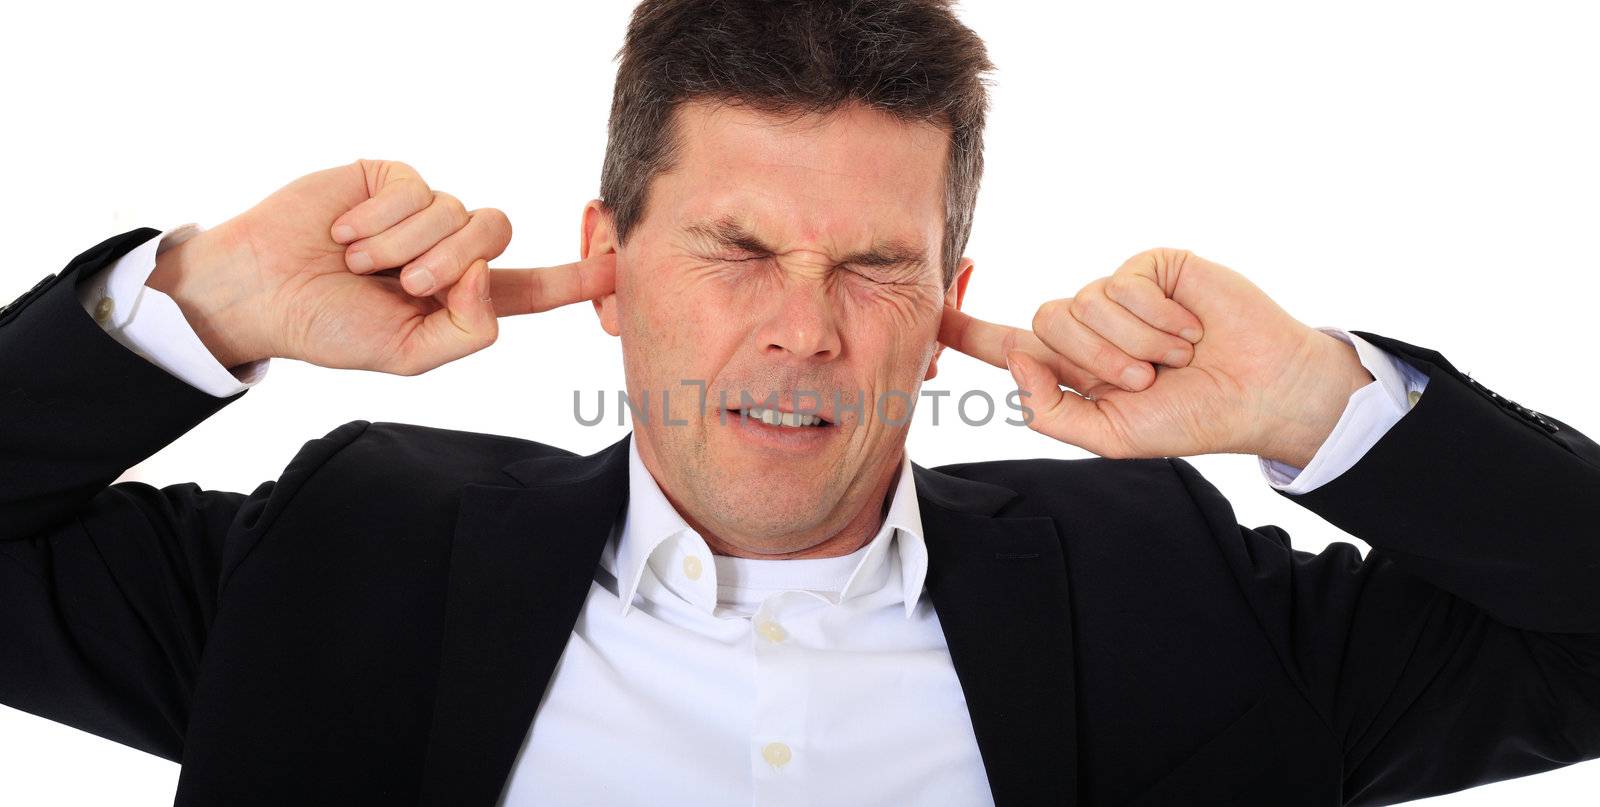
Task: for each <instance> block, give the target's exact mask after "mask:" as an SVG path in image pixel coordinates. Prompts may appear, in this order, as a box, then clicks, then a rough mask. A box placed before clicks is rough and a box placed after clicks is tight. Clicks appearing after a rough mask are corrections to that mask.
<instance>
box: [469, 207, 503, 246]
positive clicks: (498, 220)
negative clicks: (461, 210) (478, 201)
mask: <svg viewBox="0 0 1600 807" xmlns="http://www.w3.org/2000/svg"><path fill="white" fill-rule="evenodd" d="M472 218H473V220H474V221H481V222H483V227H484V229H486V230H488V231H489V233H490V235H492V236H494V238H495V240H497V241H499V242H502V243H508V242H510V241H511V219H510V218H508V217H507V216H506V214H505V213H504V212H502V211H501V210H499V209H498V208H493V207H481V208H478V209H477V210H474V211H472Z"/></svg>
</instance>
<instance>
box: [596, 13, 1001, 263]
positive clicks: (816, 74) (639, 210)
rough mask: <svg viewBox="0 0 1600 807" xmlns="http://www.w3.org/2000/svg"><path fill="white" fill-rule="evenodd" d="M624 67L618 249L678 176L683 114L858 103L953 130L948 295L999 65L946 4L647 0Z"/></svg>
mask: <svg viewBox="0 0 1600 807" xmlns="http://www.w3.org/2000/svg"><path fill="white" fill-rule="evenodd" d="M618 58H619V61H620V64H619V66H618V68H617V84H616V89H615V90H614V92H613V94H612V98H611V119H610V123H609V138H608V140H607V142H606V156H605V166H604V168H603V169H602V171H601V176H600V198H601V200H602V202H603V203H604V204H605V205H606V207H607V208H608V209H609V210H610V212H611V214H612V216H613V219H614V221H615V226H616V231H617V239H618V240H619V241H621V242H625V241H626V240H627V237H628V233H629V231H630V230H631V229H632V228H633V227H634V225H636V224H637V223H638V222H639V221H640V219H642V218H643V217H644V205H645V199H646V197H647V195H648V192H649V187H650V180H651V179H652V178H653V177H654V176H655V175H656V174H658V173H660V172H662V171H666V170H669V169H670V168H671V167H672V166H673V162H674V158H675V150H676V137H677V132H676V131H675V127H674V125H673V122H674V116H673V112H674V110H675V109H676V108H677V106H678V104H680V103H682V102H684V101H690V100H711V101H717V102H725V103H733V104H744V105H749V106H751V107H753V108H755V109H758V110H760V111H763V112H768V113H772V114H787V113H798V114H804V113H808V112H816V113H827V112H831V111H834V110H837V109H839V108H840V107H842V106H845V105H846V104H851V103H858V104H861V105H863V106H866V107H868V108H871V109H875V110H879V111H882V112H885V113H888V114H890V115H893V116H894V117H896V118H898V119H900V120H903V121H907V122H917V123H930V124H934V125H937V126H940V127H941V128H943V129H945V130H947V131H948V132H949V134H950V149H949V160H948V163H947V164H946V166H945V186H946V187H945V221H944V239H943V243H942V245H941V249H942V253H943V254H942V256H941V267H942V269H943V277H944V282H945V285H946V286H948V285H949V283H950V281H951V279H952V278H953V276H954V274H955V269H956V266H957V264H958V263H959V261H960V260H961V254H962V252H963V251H964V250H965V249H966V246H967V238H968V236H969V235H970V234H971V232H972V211H973V207H974V206H975V205H976V203H977V197H978V182H979V179H980V178H981V177H982V175H983V122H984V113H985V112H986V111H987V108H988V92H987V90H986V86H985V85H986V82H985V79H984V77H983V74H984V73H986V72H987V71H989V70H991V69H993V66H992V65H991V64H990V63H989V58H988V55H987V53H986V51H985V49H984V46H983V40H981V39H979V38H978V36H977V34H975V33H973V32H972V30H971V29H969V28H967V27H966V26H965V25H963V24H962V23H961V21H960V20H958V19H956V17H955V14H954V13H953V12H952V11H951V1H950V0H644V2H642V3H640V4H639V6H638V7H637V8H636V9H634V12H633V21H632V22H631V23H629V25H628V35H627V39H626V41H625V43H624V44H623V46H622V50H621V51H620V53H619V54H618Z"/></svg>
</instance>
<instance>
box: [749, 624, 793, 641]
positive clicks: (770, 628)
mask: <svg viewBox="0 0 1600 807" xmlns="http://www.w3.org/2000/svg"><path fill="white" fill-rule="evenodd" d="M756 633H759V634H761V638H763V639H766V640H767V641H769V642H772V643H773V644H777V643H778V642H781V641H783V640H784V639H787V638H789V633H788V632H787V631H785V630H784V629H783V626H782V625H779V624H778V623H776V622H772V621H770V620H765V619H763V620H761V621H760V622H757V623H756Z"/></svg>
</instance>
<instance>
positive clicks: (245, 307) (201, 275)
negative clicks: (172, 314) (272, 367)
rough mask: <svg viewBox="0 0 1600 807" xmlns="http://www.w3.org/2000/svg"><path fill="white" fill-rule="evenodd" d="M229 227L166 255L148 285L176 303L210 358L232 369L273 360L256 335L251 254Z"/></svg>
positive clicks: (158, 258) (202, 235)
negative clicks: (252, 302)
mask: <svg viewBox="0 0 1600 807" xmlns="http://www.w3.org/2000/svg"><path fill="white" fill-rule="evenodd" d="M225 228H226V225H223V226H222V227H218V228H214V229H210V230H206V231H204V232H202V233H200V234H199V235H196V236H195V237H193V238H190V239H188V240H187V241H184V242H183V243H181V244H177V245H175V246H172V247H171V248H169V249H166V250H165V251H163V252H161V253H160V254H159V255H157V256H156V266H155V269H154V270H153V271H152V272H151V273H150V277H149V278H148V279H146V280H145V285H146V286H147V287H149V288H152V289H155V290H156V291H159V292H161V293H163V294H166V295H167V296H168V297H170V298H172V301H173V302H174V303H176V304H177V306H178V309H179V310H180V311H182V312H183V316H184V319H185V320H187V321H188V323H189V327H190V328H192V329H194V332H195V335H196V336H198V337H199V338H200V342H201V343H202V344H204V345H205V346H206V349H207V350H209V351H211V355H212V356H213V357H215V358H216V360H217V361H218V362H219V363H221V364H222V366H223V367H228V368H232V367H237V366H239V365H241V364H245V363H248V362H252V361H256V360H258V359H264V358H269V357H270V356H271V352H270V351H269V350H267V349H266V348H265V341H264V340H260V339H257V338H256V336H255V334H256V333H257V332H258V329H257V327H256V313H257V307H256V306H253V305H251V304H250V299H251V297H252V292H253V291H254V286H255V283H254V277H253V270H252V269H251V267H252V266H253V265H254V261H253V256H252V254H251V250H250V249H249V246H248V245H247V244H244V243H241V242H239V241H238V240H237V239H233V238H232V237H231V236H230V234H229V231H227V230H226V229H225Z"/></svg>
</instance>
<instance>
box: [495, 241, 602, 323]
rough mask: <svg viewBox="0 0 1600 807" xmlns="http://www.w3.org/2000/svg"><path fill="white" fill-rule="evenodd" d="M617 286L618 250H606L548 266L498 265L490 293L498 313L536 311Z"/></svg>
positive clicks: (574, 300) (510, 313) (513, 313)
mask: <svg viewBox="0 0 1600 807" xmlns="http://www.w3.org/2000/svg"><path fill="white" fill-rule="evenodd" d="M616 288H617V254H616V253H615V252H602V253H600V254H597V255H592V256H590V257H588V258H586V259H584V260H581V261H576V262H573V263H564V264H561V265H560V266H552V267H549V268H548V269H495V270H494V271H493V272H491V273H490V297H491V298H492V299H493V300H494V313H495V315H496V316H500V317H506V316H512V315H515V314H534V313H538V312H540V311H549V310H550V309H552V308H560V307H561V306H564V305H571V304H572V303H580V302H583V301H584V300H593V299H596V298H599V297H604V296H605V295H607V294H610V293H612V292H613V291H616Z"/></svg>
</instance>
